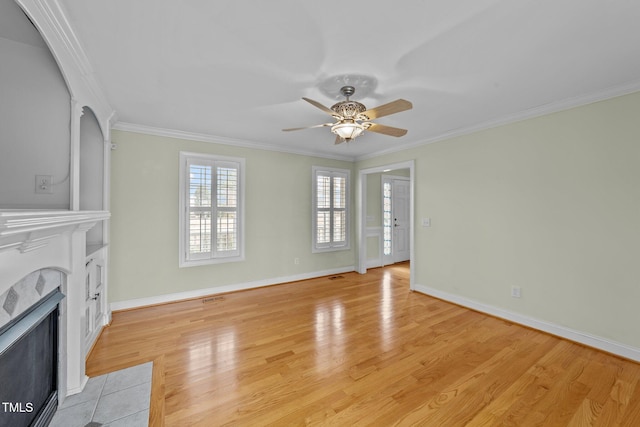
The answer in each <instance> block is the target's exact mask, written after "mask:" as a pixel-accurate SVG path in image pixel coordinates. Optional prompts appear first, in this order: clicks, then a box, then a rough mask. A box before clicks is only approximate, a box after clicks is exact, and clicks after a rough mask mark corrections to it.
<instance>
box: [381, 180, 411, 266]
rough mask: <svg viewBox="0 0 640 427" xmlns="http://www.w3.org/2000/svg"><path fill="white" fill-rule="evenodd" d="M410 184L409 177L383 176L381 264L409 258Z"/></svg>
mask: <svg viewBox="0 0 640 427" xmlns="http://www.w3.org/2000/svg"><path fill="white" fill-rule="evenodd" d="M410 188H411V185H410V183H409V179H407V178H402V177H390V176H383V179H382V193H383V194H382V204H383V207H382V210H383V212H382V216H383V248H382V253H383V264H384V265H388V264H393V263H396V262H401V261H407V260H408V259H409V258H410V254H411V253H410V235H411V222H410V219H411V216H410V212H409V211H410V206H411V199H410V197H411V193H410Z"/></svg>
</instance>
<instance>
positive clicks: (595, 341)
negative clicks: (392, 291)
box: [413, 284, 640, 362]
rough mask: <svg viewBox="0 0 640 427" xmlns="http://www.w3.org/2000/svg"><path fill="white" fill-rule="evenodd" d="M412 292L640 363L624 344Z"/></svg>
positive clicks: (426, 290) (436, 293)
mask: <svg viewBox="0 0 640 427" xmlns="http://www.w3.org/2000/svg"><path fill="white" fill-rule="evenodd" d="M413 290H414V291H417V292H420V293H423V294H426V295H430V296H433V297H436V298H439V299H442V300H445V301H448V302H452V303H454V304H457V305H461V306H463V307H467V308H470V309H473V310H477V311H480V312H482V313H486V314H490V315H492V316H495V317H499V318H502V319H505V320H508V321H511V322H514V323H518V324H520V325H524V326H528V327H530V328H533V329H537V330H539V331H543V332H547V333H549V334H552V335H556V336H558V337H561V338H565V339H568V340H570V341H574V342H577V343H580V344H584V345H586V346H588V347H593V348H596V349H598V350H602V351H606V352H607V353H611V354H615V355H618V356H621V357H624V358H626V359H630V360H634V361H636V362H640V349H639V348H635V347H630V346H628V345H625V344H621V343H618V342H615V341H611V340H608V339H606V338H602V337H598V336H595V335H591V334H588V333H585V332H581V331H577V330H575V329H570V328H567V327H564V326H560V325H556V324H554V323H550V322H546V321H543V320H539V319H535V318H532V317H528V316H524V315H522V314H519V313H514V312H512V311H509V310H505V309H502V308H498V307H494V306H491V305H487V304H484V303H481V302H477V301H474V300H470V299H467V298H464V297H461V296H459V295H454V294H450V293H447V292H443V291H440V290H438V289H433V288H430V287H428V286H423V285H417V284H416V285H414V287H413Z"/></svg>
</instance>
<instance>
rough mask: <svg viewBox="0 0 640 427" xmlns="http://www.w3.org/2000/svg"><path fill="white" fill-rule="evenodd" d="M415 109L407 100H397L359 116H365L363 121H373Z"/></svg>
mask: <svg viewBox="0 0 640 427" xmlns="http://www.w3.org/2000/svg"><path fill="white" fill-rule="evenodd" d="M412 108H413V104H412V103H410V102H409V101H407V100H405V99H396V100H395V101H391V102H389V103H388V104H384V105H380V106H379V107H374V108H372V109H370V110H367V111H365V112H363V113H360V114H359V115H358V116H359V117H360V116H365V117H366V118H363V120H373V119H377V118H378V117H384V116H388V115H390V114H395V113H399V112H401V111H406V110H410V109H412Z"/></svg>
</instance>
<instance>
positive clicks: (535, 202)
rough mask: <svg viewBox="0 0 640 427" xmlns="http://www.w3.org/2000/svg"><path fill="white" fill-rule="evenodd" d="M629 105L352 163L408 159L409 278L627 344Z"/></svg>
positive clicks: (632, 302)
mask: <svg viewBox="0 0 640 427" xmlns="http://www.w3.org/2000/svg"><path fill="white" fill-rule="evenodd" d="M639 113H640V93H636V94H632V95H627V96H622V97H618V98H614V99H610V100H607V101H601V102H597V103H594V104H590V105H587V106H583V107H579V108H574V109H571V110H567V111H563V112H558V113H554V114H550V115H547V116H542V117H538V118H534V119H529V120H524V121H521V122H517V123H513V124H510V125H505V126H501V127H497V128H493V129H489V130H485V131H481V132H476V133H473V134H469V135H465V136H460V137H456V138H452V139H449V140H446V141H442V142H438V143H432V144H427V145H423V146H420V147H417V148H413V149H409V150H405V151H401V152H396V153H392V154H385V155H384V156H383V157H382V156H381V157H376V158H371V159H367V160H363V161H360V162H358V163H357V168H358V169H366V168H370V167H377V166H381V165H384V164H392V163H396V162H402V161H407V160H410V159H415V210H416V211H415V215H416V224H415V228H414V232H415V235H414V236H415V259H414V260H413V263H414V267H415V277H413V281H414V283H415V284H416V285H418V286H424V287H428V288H432V289H436V290H438V291H441V292H446V293H448V294H452V295H457V296H459V297H461V298H464V299H467V300H472V301H476V302H479V303H481V304H485V305H489V306H493V307H498V308H500V309H502V310H506V311H511V312H514V313H517V314H518V315H520V316H528V317H531V318H535V319H539V320H541V321H543V322H551V323H553V324H556V325H559V326H561V327H565V328H568V329H573V330H577V331H582V332H585V333H587V334H590V335H594V336H598V337H602V338H605V339H610V340H613V341H616V342H619V343H623V344H626V345H629V346H633V347H636V348H638V347H640V334H638V332H637V325H638V324H640V310H639V309H638V301H640V282H639V278H640V263H639V262H638V260H640V226H639V223H638V222H639V220H640V120H639V119H638V117H639ZM423 217H430V218H431V227H429V228H425V227H421V226H420V223H421V218H423ZM512 286H519V287H521V289H522V298H520V299H515V298H511V296H510V290H511V287H512Z"/></svg>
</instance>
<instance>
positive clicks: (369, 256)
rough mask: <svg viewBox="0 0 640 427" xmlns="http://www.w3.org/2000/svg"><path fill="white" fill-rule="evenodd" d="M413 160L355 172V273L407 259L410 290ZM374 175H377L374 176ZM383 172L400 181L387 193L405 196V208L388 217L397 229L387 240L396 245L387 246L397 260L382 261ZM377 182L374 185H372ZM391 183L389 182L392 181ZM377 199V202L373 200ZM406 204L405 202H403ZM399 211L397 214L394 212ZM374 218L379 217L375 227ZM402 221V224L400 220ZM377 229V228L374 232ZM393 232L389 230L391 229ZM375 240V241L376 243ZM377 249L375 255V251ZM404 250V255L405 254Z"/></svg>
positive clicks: (412, 268)
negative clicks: (356, 243)
mask: <svg viewBox="0 0 640 427" xmlns="http://www.w3.org/2000/svg"><path fill="white" fill-rule="evenodd" d="M414 163H415V161H414V160H410V161H406V162H401V163H394V164H389V165H383V166H378V167H373V168H368V169H362V170H360V171H359V174H358V190H359V191H358V193H359V194H358V198H357V212H358V227H357V234H358V242H359V245H358V246H359V249H358V270H357V271H358V273H361V274H364V273H366V272H367V268H373V267H375V266H382V265H384V264H387V263H388V264H393V263H395V262H400V258H401V257H404V259H402V260H403V261H406V260H407V259H408V260H409V261H410V263H409V274H410V283H409V287H410V289H413V286H414V283H413V278H414V267H415V265H414V264H415V262H414V259H413V258H414V233H415V231H414V230H415V227H414V226H413V225H414V223H415V220H414V176H415V175H414V174H415V171H414ZM375 175H377V176H375ZM383 175H386V176H388V177H390V178H392V179H393V178H399V179H398V181H404V182H402V183H398V187H397V188H396V189H395V190H396V191H394V189H393V187H392V188H391V194H392V195H393V193H394V192H395V193H397V194H398V195H399V197H401V198H403V199H404V202H406V201H407V199H408V207H405V208H404V210H403V211H402V212H399V211H397V210H396V211H395V212H393V213H392V215H393V216H391V217H390V218H391V221H392V229H398V232H397V233H398V235H399V236H397V237H396V238H395V239H394V238H393V237H391V239H390V241H389V243H390V244H391V245H393V241H394V240H395V243H396V245H398V246H397V248H393V246H392V247H391V254H394V257H395V255H398V261H396V260H395V259H394V258H387V261H385V256H384V247H383V245H384V227H383V223H382V217H383V215H384V213H383V209H382V176H383ZM367 182H370V183H371V185H370V186H371V187H373V186H374V185H377V190H376V189H375V188H368V186H367ZM376 183H377V184H376ZM392 185H393V184H392ZM375 198H378V200H379V202H378V201H376V200H374V199H375ZM392 203H393V202H392ZM396 204H397V205H402V204H403V202H396ZM404 206H406V205H404ZM371 212H379V214H372V213H371ZM395 214H401V216H398V215H395ZM406 217H408V220H406V221H404V218H406ZM378 218H380V221H379V226H378ZM395 218H398V222H397V224H398V227H393V222H394V219H395ZM403 221H404V222H405V224H404V227H403V224H402V222H403ZM377 230H379V231H377ZM392 233H393V231H392ZM376 239H378V242H380V243H379V244H378V243H375V242H376ZM378 251H379V252H380V254H379V258H378V255H377V253H374V252H378ZM407 253H408V256H407Z"/></svg>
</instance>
